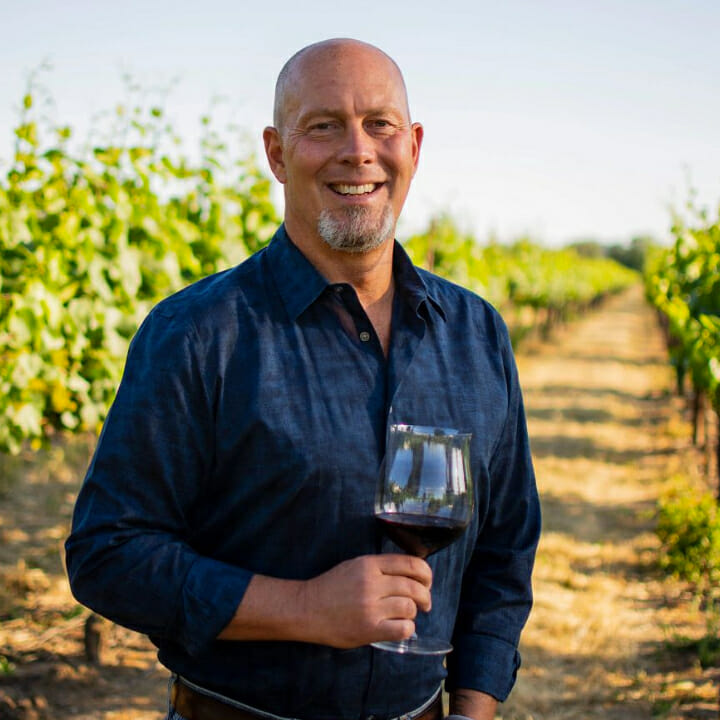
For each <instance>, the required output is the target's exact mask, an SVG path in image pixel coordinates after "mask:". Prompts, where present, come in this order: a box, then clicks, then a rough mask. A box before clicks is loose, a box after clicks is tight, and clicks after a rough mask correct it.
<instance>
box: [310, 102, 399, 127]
mask: <svg viewBox="0 0 720 720" xmlns="http://www.w3.org/2000/svg"><path fill="white" fill-rule="evenodd" d="M362 114H363V115H364V116H372V115H391V116H394V117H400V118H401V119H402V118H403V117H404V113H403V112H402V110H400V109H398V108H394V107H392V106H383V107H377V108H372V109H370V110H367V111H364V112H363V113H362ZM342 115H344V112H343V111H342V110H338V109H333V108H330V107H320V108H315V109H314V110H309V111H308V112H306V113H303V114H302V115H300V116H299V117H298V124H300V125H302V124H303V123H305V122H307V121H308V120H309V119H312V118H315V117H323V116H326V117H333V118H336V117H340V116H342Z"/></svg>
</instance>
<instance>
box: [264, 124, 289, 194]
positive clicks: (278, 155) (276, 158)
mask: <svg viewBox="0 0 720 720" xmlns="http://www.w3.org/2000/svg"><path fill="white" fill-rule="evenodd" d="M263 142H264V143H265V155H266V156H267V159H268V163H269V164H270V170H272V174H273V175H274V176H275V177H276V178H277V180H278V182H281V183H283V184H284V183H285V182H286V181H287V174H286V172H285V161H284V159H283V148H282V138H281V137H280V133H279V132H278V130H277V128H274V127H266V128H265V129H264V130H263Z"/></svg>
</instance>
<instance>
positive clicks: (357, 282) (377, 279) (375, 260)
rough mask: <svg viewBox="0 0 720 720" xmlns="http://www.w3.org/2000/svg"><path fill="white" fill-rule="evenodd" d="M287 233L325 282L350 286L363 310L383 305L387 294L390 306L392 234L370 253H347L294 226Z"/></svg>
mask: <svg viewBox="0 0 720 720" xmlns="http://www.w3.org/2000/svg"><path fill="white" fill-rule="evenodd" d="M288 234H289V235H290V237H291V238H292V240H293V242H294V243H295V245H297V247H298V248H299V249H300V251H301V252H302V253H303V255H305V257H306V258H307V259H308V260H309V261H310V262H311V263H312V264H313V265H314V266H315V268H316V269H317V271H318V272H319V273H320V274H321V275H322V276H323V277H324V278H325V279H326V280H327V281H328V282H331V283H348V284H350V285H352V286H353V288H354V289H355V292H356V293H357V296H358V299H359V300H360V303H361V305H362V306H363V308H365V311H366V312H367V311H368V309H369V308H370V307H372V306H373V305H376V304H377V303H380V304H382V301H383V300H387V296H388V295H389V299H390V305H391V306H392V288H393V282H392V277H393V275H392V266H393V247H394V240H393V238H392V237H390V238H388V239H387V240H386V241H385V242H383V243H382V245H380V246H379V247H377V248H375V249H374V250H370V251H369V252H363V253H350V252H344V251H341V250H334V249H333V248H331V247H330V246H329V245H327V243H325V242H324V241H323V240H321V239H320V238H310V239H308V238H306V237H305V236H304V235H303V234H302V233H298V234H297V235H296V234H295V233H294V232H293V228H288Z"/></svg>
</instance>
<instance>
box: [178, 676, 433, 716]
mask: <svg viewBox="0 0 720 720" xmlns="http://www.w3.org/2000/svg"><path fill="white" fill-rule="evenodd" d="M170 703H171V704H172V706H173V707H174V708H175V710H176V711H177V713H178V714H179V715H182V716H183V717H184V718H187V720H268V718H277V716H274V715H269V714H268V713H263V712H260V711H255V710H253V709H252V708H250V707H248V706H243V707H238V706H235V705H229V704H228V703H225V702H223V701H222V700H218V699H216V698H215V697H212V696H210V695H206V694H204V693H201V692H198V691H197V690H194V689H193V688H191V687H190V686H189V685H187V684H186V683H185V682H183V680H182V678H179V677H176V678H175V682H174V683H173V686H172V689H171V690H170ZM415 713H417V714H415ZM442 717H443V708H442V694H441V693H440V692H438V694H437V695H436V696H435V697H434V698H432V700H429V701H428V703H426V704H425V705H422V706H421V707H419V708H418V709H417V710H416V711H413V712H410V713H407V714H406V715H400V716H399V717H397V718H393V719H392V720H442ZM277 720H283V719H281V718H277Z"/></svg>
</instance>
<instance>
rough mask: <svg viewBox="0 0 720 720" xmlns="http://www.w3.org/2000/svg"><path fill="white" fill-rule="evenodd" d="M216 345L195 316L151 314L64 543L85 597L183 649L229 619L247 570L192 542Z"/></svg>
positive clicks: (208, 443) (200, 643)
mask: <svg viewBox="0 0 720 720" xmlns="http://www.w3.org/2000/svg"><path fill="white" fill-rule="evenodd" d="M211 355H212V354H211V353H208V352H207V349H206V348H203V347H202V344H201V343H200V342H199V340H198V337H197V333H196V332H195V331H194V328H193V326H192V324H191V323H190V322H188V321H186V320H184V319H183V318H178V317H174V316H167V315H164V314H162V313H161V312H158V310H157V309H156V310H155V311H153V313H151V315H150V316H149V318H148V319H147V320H146V321H145V323H144V324H143V325H142V327H141V328H140V330H139V331H138V333H137V335H136V336H135V338H134V339H133V341H132V343H131V346H130V350H129V353H128V358H127V362H126V366H125V371H124V374H123V379H122V382H121V384H120V386H119V388H118V392H117V397H116V399H115V401H114V403H113V406H112V408H111V410H110V412H109V414H108V417H107V419H106V422H105V425H104V427H103V430H102V433H101V435H100V439H99V441H98V445H97V448H96V451H95V454H94V457H93V459H92V462H91V464H90V467H89V469H88V472H87V475H86V478H85V481H84V483H83V486H82V488H81V490H80V493H79V496H78V499H77V503H76V506H75V512H74V516H73V527H72V532H71V535H70V537H69V538H68V540H67V542H66V555H67V567H68V575H69V578H70V584H71V588H72V591H73V593H74V595H75V597H76V598H77V599H78V600H79V601H80V602H81V603H83V604H85V605H87V606H88V607H90V608H92V609H93V610H95V611H96V612H98V613H100V614H101V615H104V616H105V617H108V618H110V619H111V620H113V621H114V622H117V623H119V624H121V625H124V626H126V627H129V628H131V629H133V630H137V631H139V632H142V633H145V634H147V635H150V636H154V637H159V638H164V639H171V640H172V641H174V642H176V643H179V644H181V645H182V646H184V647H185V648H186V650H187V651H188V652H189V653H190V654H197V653H199V652H201V651H202V650H203V649H204V648H205V647H206V646H207V645H208V644H209V643H211V642H212V641H213V640H214V639H215V638H216V637H217V635H218V634H219V632H220V631H221V630H222V629H223V628H224V627H225V626H226V625H227V623H228V622H229V621H230V619H231V618H232V616H233V614H234V612H235V610H236V609H237V606H238V604H239V603H240V601H241V599H242V597H243V595H244V592H245V590H246V588H247V585H248V583H249V582H250V579H251V577H252V573H250V572H248V571H247V570H243V569H241V568H238V567H235V566H233V565H230V564H227V563H223V562H219V561H217V560H214V559H211V558H208V557H205V556H203V555H201V554H199V553H198V552H196V551H195V550H194V549H193V547H192V536H193V528H192V513H193V506H194V505H195V502H196V500H197V498H198V497H200V495H201V494H202V493H203V491H204V490H205V491H207V482H208V477H209V474H210V472H211V467H212V462H213V448H214V439H213V407H212V393H213V387H214V386H215V384H216V383H217V382H218V380H217V367H213V366H212V359H211ZM208 356H210V358H209V357H208Z"/></svg>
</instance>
